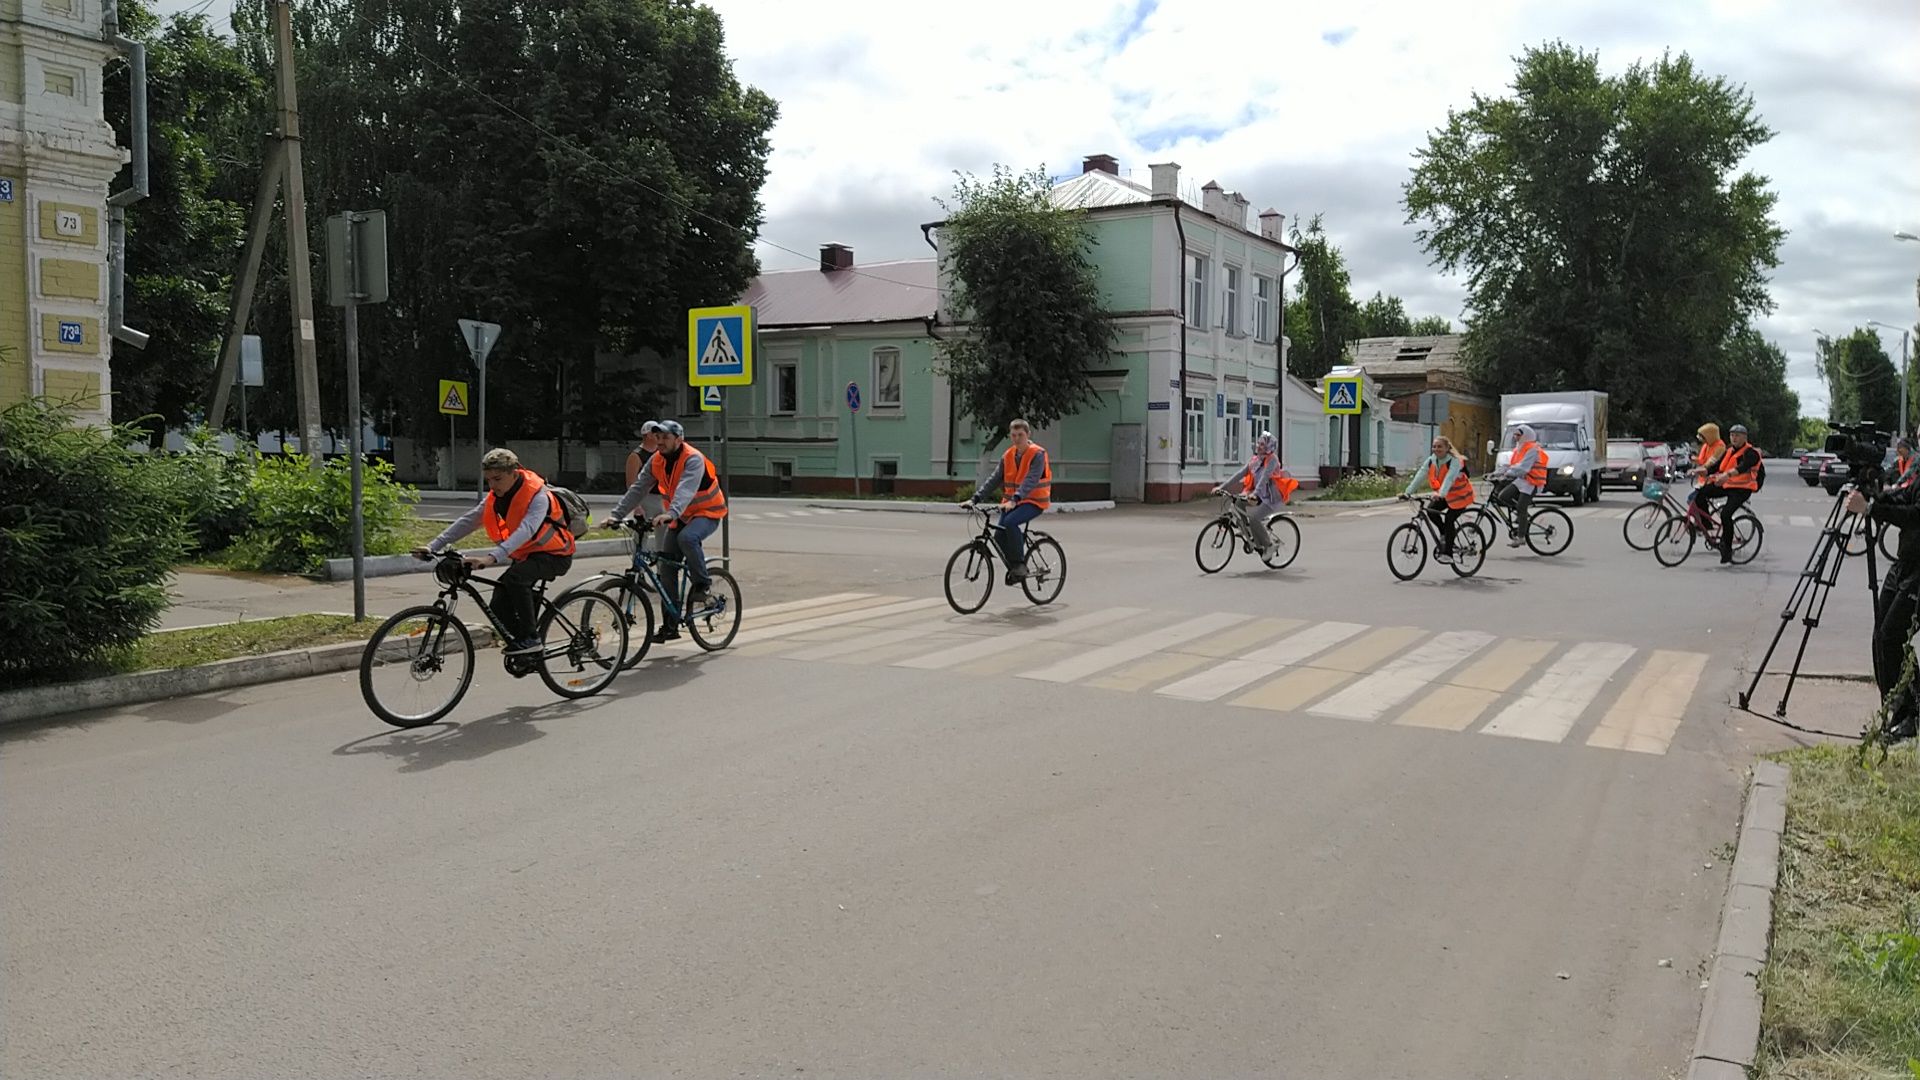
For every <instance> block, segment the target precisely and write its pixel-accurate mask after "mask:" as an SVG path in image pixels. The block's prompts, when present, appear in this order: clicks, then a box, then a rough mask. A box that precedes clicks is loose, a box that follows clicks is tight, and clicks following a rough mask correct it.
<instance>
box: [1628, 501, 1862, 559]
mask: <svg viewBox="0 0 1920 1080" xmlns="http://www.w3.org/2000/svg"><path fill="white" fill-rule="evenodd" d="M1765 536H1766V530H1765V529H1763V528H1761V526H1760V519H1759V518H1758V517H1755V516H1754V513H1753V511H1752V510H1749V509H1747V508H1746V507H1744V506H1742V507H1741V508H1740V509H1738V510H1736V511H1734V514H1733V551H1732V555H1733V562H1734V565H1735V566H1745V565H1746V564H1748V563H1750V562H1752V561H1753V557H1754V556H1755V555H1758V554H1760V544H1761V541H1762V540H1763V539H1764V538H1765ZM1696 537H1698V538H1701V539H1704V540H1705V541H1706V544H1707V546H1708V547H1709V548H1712V549H1715V550H1718V549H1719V547H1720V515H1719V514H1718V513H1714V512H1705V511H1703V512H1701V513H1698V514H1688V513H1681V514H1670V515H1668V516H1667V520H1666V523H1665V524H1663V525H1661V526H1660V535H1659V536H1658V537H1656V538H1655V540H1654V544H1653V557H1654V558H1656V559H1658V560H1660V565H1661V566H1679V565H1680V564H1681V563H1683V562H1686V561H1687V556H1689V555H1691V554H1693V542H1694V539H1695V538H1696ZM1860 550H1861V553H1862V554H1865V552H1866V546H1865V541H1864V540H1863V541H1862V543H1861V549H1860Z"/></svg>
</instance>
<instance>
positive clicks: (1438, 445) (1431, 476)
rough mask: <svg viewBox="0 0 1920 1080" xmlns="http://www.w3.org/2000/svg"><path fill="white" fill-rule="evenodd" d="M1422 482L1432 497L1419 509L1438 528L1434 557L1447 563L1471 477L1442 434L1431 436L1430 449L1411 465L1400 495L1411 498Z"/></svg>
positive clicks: (1470, 492) (1470, 491)
mask: <svg viewBox="0 0 1920 1080" xmlns="http://www.w3.org/2000/svg"><path fill="white" fill-rule="evenodd" d="M1422 483H1424V484H1426V485H1427V487H1428V489H1429V490H1431V491H1432V492H1433V497H1432V498H1431V499H1429V500H1428V501H1427V507H1426V509H1425V510H1423V511H1421V512H1422V513H1424V514H1426V515H1427V520H1428V521H1431V522H1433V524H1434V527H1435V528H1437V529H1439V530H1440V550H1438V551H1436V552H1434V553H1433V557H1434V560H1435V561H1436V562H1442V563H1450V562H1452V561H1453V538H1454V536H1455V535H1456V533H1457V532H1458V530H1459V527H1460V515H1461V514H1464V513H1466V512H1467V508H1468V507H1470V506H1472V505H1473V478H1472V477H1470V476H1468V475H1467V459H1466V458H1463V457H1461V456H1460V452H1459V451H1458V450H1455V449H1454V448H1453V440H1452V439H1449V438H1447V437H1446V436H1445V435H1439V436H1436V437H1435V438H1434V440H1433V453H1432V454H1429V455H1428V456H1427V459H1426V460H1425V461H1422V462H1421V463H1420V464H1418V465H1416V466H1414V468H1413V477H1412V479H1410V480H1408V481H1407V490H1405V491H1403V492H1401V493H1400V498H1402V499H1411V498H1413V493H1414V491H1415V490H1416V489H1418V488H1419V487H1420V485H1421V484H1422Z"/></svg>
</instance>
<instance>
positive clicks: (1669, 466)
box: [1640, 441, 1674, 484]
mask: <svg viewBox="0 0 1920 1080" xmlns="http://www.w3.org/2000/svg"><path fill="white" fill-rule="evenodd" d="M1640 445H1641V447H1642V448H1643V449H1645V450H1646V452H1647V475H1648V476H1651V477H1653V478H1654V479H1655V480H1658V481H1660V482H1661V483H1663V484H1665V483H1670V482H1671V481H1672V480H1673V462H1674V458H1673V451H1672V448H1670V447H1668V446H1667V444H1666V443H1663V442H1657V441H1656V442H1645V443H1641V444H1640Z"/></svg>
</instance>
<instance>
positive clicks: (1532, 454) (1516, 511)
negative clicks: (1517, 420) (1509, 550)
mask: <svg viewBox="0 0 1920 1080" xmlns="http://www.w3.org/2000/svg"><path fill="white" fill-rule="evenodd" d="M1512 435H1513V440H1514V447H1513V458H1512V460H1511V461H1510V462H1509V463H1508V465H1507V468H1506V471H1505V472H1503V473H1501V474H1500V476H1499V478H1500V480H1501V481H1502V482H1503V483H1502V485H1501V487H1500V488H1499V489H1498V490H1497V491H1495V492H1494V493H1493V499H1492V502H1493V503H1494V505H1496V506H1510V507H1512V508H1513V516H1514V519H1515V524H1514V527H1513V535H1512V536H1510V537H1508V538H1507V546H1508V547H1516V548H1517V547H1525V546H1526V545H1527V527H1528V526H1527V511H1528V508H1529V507H1531V506H1532V505H1533V497H1534V496H1535V495H1538V494H1540V493H1541V492H1542V491H1545V490H1546V489H1547V451H1546V449H1545V448H1543V447H1542V446H1541V445H1540V443H1539V442H1538V441H1537V440H1538V438H1539V436H1538V435H1536V434H1535V433H1534V430H1533V428H1532V426H1531V425H1528V424H1520V425H1518V426H1516V427H1515V428H1514V429H1513V432H1512Z"/></svg>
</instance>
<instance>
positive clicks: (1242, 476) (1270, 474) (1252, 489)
mask: <svg viewBox="0 0 1920 1080" xmlns="http://www.w3.org/2000/svg"><path fill="white" fill-rule="evenodd" d="M1279 449H1280V443H1279V440H1277V439H1275V438H1274V437H1273V432H1271V431H1263V432H1261V433H1260V437H1259V438H1257V439H1255V440H1253V458H1252V460H1250V461H1248V462H1247V463H1246V464H1245V465H1242V466H1241V467H1240V471H1239V472H1237V473H1234V474H1233V475H1232V476H1229V477H1227V478H1226V479H1225V480H1222V481H1221V482H1220V486H1219V487H1217V488H1214V489H1213V493H1214V494H1215V495H1219V494H1223V493H1224V492H1226V491H1227V490H1228V489H1229V488H1231V487H1233V486H1234V484H1236V483H1238V484H1239V485H1240V493H1241V494H1243V495H1252V496H1254V497H1255V498H1256V499H1258V500H1259V503H1258V505H1255V506H1251V507H1248V508H1247V525H1248V527H1249V528H1250V529H1251V530H1252V531H1253V542H1254V544H1255V545H1256V546H1257V547H1259V549H1260V551H1261V553H1262V554H1265V553H1267V552H1268V551H1269V550H1270V549H1271V548H1272V547H1273V534H1272V533H1271V532H1269V531H1268V530H1267V519H1268V518H1270V517H1272V516H1273V515H1275V514H1278V513H1279V512H1280V510H1281V508H1282V507H1284V506H1285V505H1286V504H1287V503H1288V502H1290V501H1292V499H1293V493H1294V492H1295V491H1297V490H1298V489H1299V487H1300V481H1298V480H1295V479H1294V478H1293V477H1292V476H1291V475H1289V474H1288V473H1287V470H1286V469H1285V468H1283V467H1282V466H1281V465H1280V455H1279V454H1278V453H1277V451H1278V450H1279Z"/></svg>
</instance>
